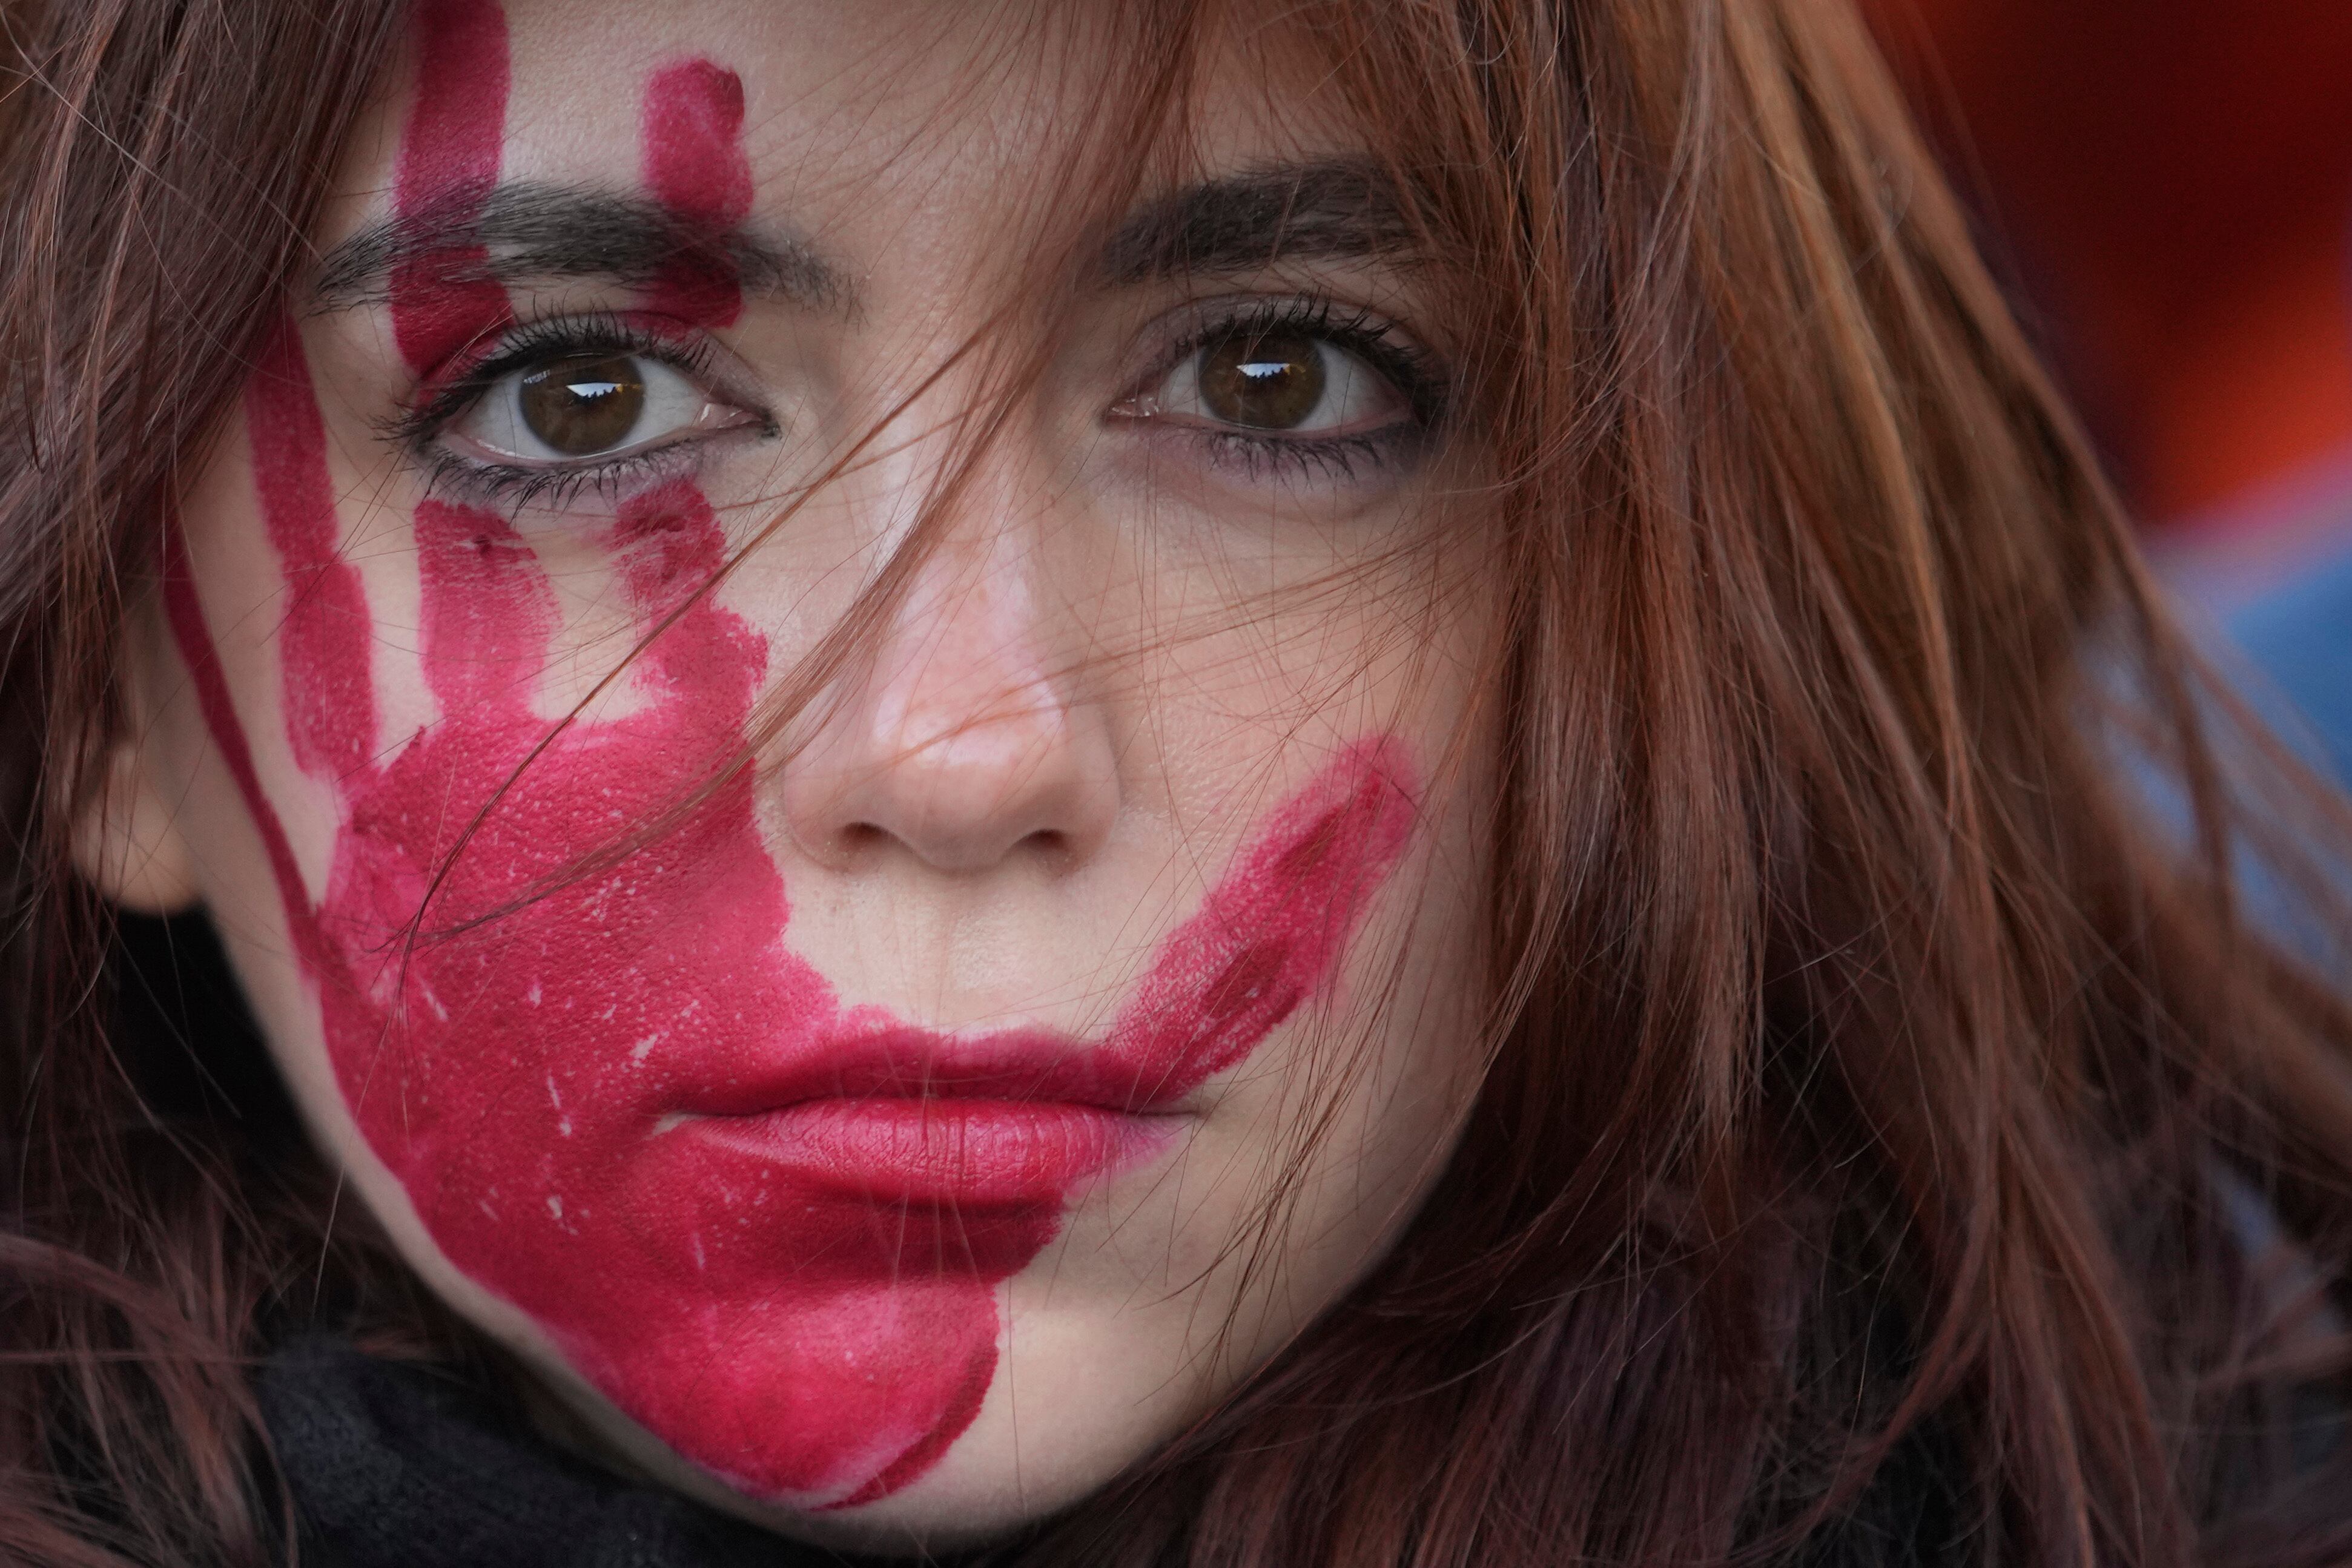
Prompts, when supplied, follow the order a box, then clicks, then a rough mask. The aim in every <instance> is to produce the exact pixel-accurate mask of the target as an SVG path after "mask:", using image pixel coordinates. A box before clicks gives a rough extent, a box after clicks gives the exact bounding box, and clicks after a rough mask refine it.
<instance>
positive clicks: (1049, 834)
mask: <svg viewBox="0 0 2352 1568" xmlns="http://www.w3.org/2000/svg"><path fill="white" fill-rule="evenodd" d="M1014 848H1016V849H1021V850H1026V851H1028V852H1030V853H1032V854H1034V855H1036V856H1037V857H1039V858H1040V859H1043V860H1053V861H1060V860H1066V859H1068V858H1069V856H1070V853H1071V852H1072V851H1073V850H1074V849H1075V848H1076V845H1075V844H1073V843H1072V841H1071V839H1070V835H1069V834H1067V833H1066V832H1064V831H1062V830H1061V829H1059V828H1039V829H1038V830H1037V831H1034V832H1033V833H1030V834H1029V835H1028V836H1027V837H1025V838H1024V839H1023V840H1022V841H1020V842H1019V843H1018V844H1016V845H1015V846H1014Z"/></svg>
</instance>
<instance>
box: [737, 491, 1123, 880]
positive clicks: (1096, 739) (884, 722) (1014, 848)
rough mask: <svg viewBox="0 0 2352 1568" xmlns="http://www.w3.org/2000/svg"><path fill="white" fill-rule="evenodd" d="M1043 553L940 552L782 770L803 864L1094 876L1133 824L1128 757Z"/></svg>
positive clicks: (1015, 539)
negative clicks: (1092, 868) (1091, 864)
mask: <svg viewBox="0 0 2352 1568" xmlns="http://www.w3.org/2000/svg"><path fill="white" fill-rule="evenodd" d="M1036 545H1037V540H1036V538H1035V536H1034V534H1028V533H1025V532H1024V531H1022V530H1017V529H1015V530H1010V531H1008V532H1005V533H1002V534H999V535H997V536H995V537H992V538H988V539H986V540H984V541H981V542H978V543H976V544H970V545H963V544H959V542H958V541H955V540H942V541H940V547H939V548H938V549H934V550H933V551H932V552H931V554H930V555H929V557H928V558H927V559H925V560H924V561H923V563H922V565H921V567H920V568H919V570H918V572H917V574H916V577H915V580H913V581H912V582H911V583H909V584H908V587H907V590H906V591H905V593H904V595H903V596H902V597H901V599H900V600H899V601H898V607H897V609H896V611H895V612H894V613H893V614H892V615H891V617H890V618H889V620H888V622H887V624H886V625H885V627H884V628H883V630H882V632H881V633H880V635H879V637H878V639H877V641H876V642H875V643H874V644H873V645H872V646H871V648H870V649H869V650H868V651H867V653H866V656H865V657H863V658H860V659H857V660H856V661H854V662H853V663H852V664H851V665H850V666H849V667H848V670H847V672H845V674H844V676H843V677H841V679H840V680H839V681H837V682H836V685H835V689H834V690H832V691H830V692H827V693H824V694H823V695H821V697H820V700H819V706H818V707H817V708H816V709H815V712H816V713H817V715H818V716H819V718H818V725H817V728H816V731H815V733H814V735H813V736H811V737H809V738H808V741H807V743H806V744H805V745H803V747H800V748H799V749H798V751H797V752H796V754H795V755H793V757H792V758H789V759H788V760H787V761H786V762H785V764H784V768H783V772H782V786H781V788H782V806H783V810H784V814H785V817H786V819H787V820H788V821H789V822H790V824H791V828H792V831H793V837H794V838H795V839H796V840H797V841H798V842H799V843H800V845H801V847H802V849H803V851H804V852H807V853H808V854H810V855H811V856H813V857H814V858H815V859H816V860H817V861H818V862H821V863H823V864H826V865H828V866H831V867H834V868H835V869H837V870H848V869H853V868H855V867H856V866H857V865H859V864H861V863H866V862H874V861H877V860H880V859H884V858H887V857H889V856H892V855H904V856H908V857H911V859H912V860H914V861H916V862H919V863H921V864H922V865H925V866H928V867H929V868H931V869H933V870H935V871H939V872H943V873H962V874H969V873H981V872H986V871H989V870H991V869H992V868H996V867H999V866H1003V865H1006V864H1008V863H1012V862H1023V861H1026V862H1033V863H1034V864H1037V865H1040V866H1044V867H1046V868H1050V869H1056V870H1060V869H1067V868H1069V867H1071V866H1074V865H1075V864H1076V863H1079V862H1083V861H1085V860H1087V858H1089V857H1090V856H1092V855H1093V854H1094V852H1096V851H1097V849H1099V848H1100V847H1101V845H1102V843H1103V841H1105V840H1106V839H1107V838H1108V836H1109V833H1110V831H1111V826H1112V823H1113V821H1114V820H1115V819H1116V818H1117V816H1118V803H1119V781H1118V757H1117V751H1116V747H1115V746H1114V744H1113V738H1112V736H1111V733H1110V727H1109V720H1108V716H1107V714H1106V713H1105V712H1104V710H1103V708H1102V706H1100V705H1099V704H1098V703H1097V702H1094V701H1092V700H1088V699H1087V696H1086V695H1084V692H1083V690H1082V688H1083V686H1084V685H1085V671H1084V669H1083V667H1082V661H1081V660H1080V659H1079V658H1078V657H1077V654H1078V653H1079V652H1080V643H1081V642H1082V637H1081V635H1080V633H1081V631H1082V629H1081V628H1079V627H1078V626H1077V625H1076V621H1075V618H1074V617H1072V616H1071V615H1069V614H1068V613H1067V612H1066V610H1064V609H1055V610H1052V611H1051V612H1048V611H1045V610H1041V593H1042V591H1043V585H1042V584H1041V583H1040V581H1039V580H1038V575H1037V566H1038V562H1037V560H1036V549H1035V547H1036Z"/></svg>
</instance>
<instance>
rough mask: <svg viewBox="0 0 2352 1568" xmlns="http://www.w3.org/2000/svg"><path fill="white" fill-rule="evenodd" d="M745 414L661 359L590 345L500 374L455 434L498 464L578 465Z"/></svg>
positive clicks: (457, 425)
mask: <svg viewBox="0 0 2352 1568" xmlns="http://www.w3.org/2000/svg"><path fill="white" fill-rule="evenodd" d="M736 413H738V411H736V410H732V409H728V408H725V407H723V406H720V405H717V404H714V403H713V402H712V401H711V399H710V396H709V393H708V392H705V391H703V389H702V388H701V387H699V386H698V385H696V384H695V383H694V382H692V381H691V380H689V379H688V377H687V376H685V375H684V374H682V373H681V372H680V371H677V370H675V369H673V368H671V367H670V366H668V365H665V364H663V363H662V362H661V361H658V360H655V359H651V358H648V357H646V356H645V355H641V354H629V353H614V352H610V351H601V350H589V351H583V352H574V353H568V354H562V355H558V356H555V357H553V358H549V359H542V360H540V361H537V362H536V363H533V364H530V365H525V366H523V367H521V368H520V369H518V370H515V371H509V372H508V373H507V374H505V375H503V376H500V377H499V378H498V379H497V380H496V381H493V382H489V383H488V385H487V386H485V387H484V388H483V389H482V392H481V395H480V400H479V401H478V402H477V403H476V404H475V405H474V407H473V408H472V409H471V410H470V411H469V412H467V413H466V414H465V416H464V417H462V418H461V419H459V420H457V422H456V423H453V424H452V425H451V426H450V427H449V431H450V434H453V435H456V436H457V437H460V438H461V439H462V440H463V441H464V442H465V443H466V444H470V445H472V446H474V447H477V448H478V449H479V450H480V452H481V455H484V456H487V457H488V458H491V459H493V460H496V461H500V462H508V463H525V464H534V463H572V462H577V461H579V460H581V459H583V458H591V457H599V456H608V455H617V454H620V453H623V452H626V451H631V450H635V449H641V448H644V447H646V446H649V445H651V444H654V443H656V442H659V441H662V440H664V439H666V438H667V437H670V436H675V435H678V434H684V433H687V432H689V431H695V430H708V429H713V428H718V427H719V426H721V425H723V424H724V423H729V419H728V416H730V415H733V414H736Z"/></svg>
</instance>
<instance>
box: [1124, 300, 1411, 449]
mask: <svg viewBox="0 0 2352 1568" xmlns="http://www.w3.org/2000/svg"><path fill="white" fill-rule="evenodd" d="M1278 332H1295V333H1297V334H1299V335H1300V336H1302V337H1307V338H1315V339H1319V340H1322V341H1324V342H1326V343H1328V344H1330V345H1331V346H1332V347H1334V348H1336V349H1339V350H1342V351H1343V352H1346V353H1349V354H1353V355H1355V356H1356V357H1357V358H1358V359H1360V360H1361V361H1364V363H1365V364H1367V365H1369V366H1370V367H1371V369H1372V370H1373V371H1376V372H1378V373H1379V374H1380V375H1381V376H1383V377H1385V378H1386V379H1387V380H1388V381H1389V382H1391V384H1392V385H1393V386H1395V388H1396V389H1397V391H1398V392H1400V393H1401V394H1402V396H1403V398H1404V401H1405V404H1406V406H1407V407H1408V408H1410V409H1411V410H1412V419H1411V420H1410V421H1409V422H1406V423H1400V424H1397V425H1394V426H1391V427H1389V428H1387V429H1383V430H1375V431H1369V432H1366V433H1364V434H1359V435H1340V436H1312V435H1279V434H1256V433H1252V432H1248V431H1244V430H1239V429H1228V430H1213V429H1196V430H1192V431H1189V432H1187V433H1186V434H1188V435H1189V436H1191V438H1192V439H1194V440H1197V441H1200V442H1202V443H1203V444H1206V445H1207V446H1208V447H1209V449H1210V452H1211V454H1212V456H1213V460H1216V461H1223V462H1233V463H1237V464H1239V465H1242V467H1243V470H1244V477H1245V478H1249V479H1261V478H1265V477H1269V476H1275V475H1277V474H1278V475H1284V476H1289V477H1292V478H1300V479H1307V478H1315V477H1324V478H1336V479H1340V480H1352V479H1354V478H1355V477H1357V473H1358V468H1359V465H1386V464H1391V463H1393V462H1394V461H1396V460H1397V459H1398V458H1399V457H1400V456H1410V455H1411V453H1412V450H1413V448H1415V447H1417V446H1418V445H1419V444H1420V443H1421V442H1423V440H1425V439H1426V438H1427V437H1428V436H1429V435H1430V434H1433V432H1435V431H1436V429H1437V428H1438V427H1439V425H1440V424H1441V423H1443V422H1444V417H1445V412H1446V402H1447V390H1448V378H1447V377H1446V376H1445V374H1444V371H1442V369H1441V368H1440V366H1439V364H1438V362H1437V361H1436V360H1435V358H1434V356H1433V355H1432V354H1431V353H1430V352H1429V351H1428V350H1425V349H1423V348H1421V347H1420V346H1419V345H1417V344H1414V343H1412V342H1411V341H1409V340H1406V339H1405V338H1404V337H1403V336H1402V334H1401V332H1400V330H1399V329H1398V328H1397V326H1396V324H1395V323H1393V322H1391V321H1390V320H1388V319H1386V318H1384V317H1381V316H1380V315H1377V314H1375V313H1374V312H1372V311H1370V310H1368V309H1363V308H1351V307H1346V306H1342V305H1340V304H1339V302H1338V301H1336V300H1333V299H1329V298H1309V297H1296V298H1287V299H1262V300H1256V301H1254V302H1251V303H1249V304H1247V305H1245V306H1244V307H1243V308H1240V309H1237V310H1234V311H1232V312H1230V313H1228V314H1224V315H1221V316H1217V317H1215V318H1213V319H1211V320H1210V321H1208V322H1206V323H1204V324H1202V326H1200V327H1197V328H1195V329H1192V331H1191V332H1190V333H1188V334H1187V335H1185V336H1184V337H1182V338H1180V339H1178V340H1176V342H1175V343H1174V344H1172V345H1171V348H1170V350H1168V352H1167V353H1165V354H1164V355H1163V356H1161V358H1160V361H1159V365H1158V368H1157V369H1156V370H1155V371H1153V372H1152V374H1151V376H1150V377H1149V378H1147V380H1146V381H1145V382H1144V383H1142V384H1145V385H1150V384H1155V383H1156V382H1159V381H1160V379H1161V378H1163V377H1165V376H1167V375H1168V374H1169V373H1170V372H1171V371H1173V370H1175V368H1176V367H1177V366H1179V365H1181V364H1182V363H1183V362H1184V361H1186V360H1188V359H1190V358H1192V356H1193V355H1195V354H1198V353H1199V352H1200V351H1201V350H1203V349H1205V348H1207V347H1209V346H1210V345H1211V344H1213V343H1219V342H1223V341H1225V340H1228V339H1232V338H1237V337H1239V338H1253V337H1264V336H1271V335H1273V334H1275V333H1278Z"/></svg>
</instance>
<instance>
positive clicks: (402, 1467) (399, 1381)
mask: <svg viewBox="0 0 2352 1568" xmlns="http://www.w3.org/2000/svg"><path fill="white" fill-rule="evenodd" d="M256 1392H257V1395H258V1396H259V1398H260V1401H261V1408H262V1414H263V1416H264V1418H265V1419H266V1420H267V1422H268V1427H269V1433H270V1438H271V1441H272V1442H273V1444H274V1445H275V1446H276V1448H277V1450H278V1463H279V1466H280V1467H281V1468H282V1469H283V1470H284V1472H285V1474H286V1479H287V1484H288V1485H289V1488H290V1489H291V1490H292V1491H293V1495H294V1503H295V1509H296V1512H297V1515H298V1518H299V1525H300V1529H301V1532H302V1541H301V1544H302V1561H303V1563H305V1564H306V1565H307V1564H320V1565H321V1568H477V1565H479V1568H842V1565H843V1564H845V1563H853V1562H855V1561H856V1560H854V1559H849V1558H845V1557H842V1556H840V1555H838V1554H836V1553H835V1552H826V1551H823V1550H821V1549H819V1548H816V1547H812V1546H806V1545H803V1544H801V1543H799V1542H791V1541H786V1540H784V1539H782V1537H780V1536H776V1535H772V1534H770V1533H769V1532H767V1531H761V1530H757V1529H754V1528H752V1527H751V1526H749V1525H746V1524H742V1523H740V1522H739V1521H734V1520H731V1519H728V1518H726V1517H724V1516H722V1515H719V1514H717V1513H714V1512H712V1511H709V1510H708V1509H705V1508H701V1507H699V1506H698V1505H696V1504H694V1503H692V1502H689V1501H688V1500H685V1499H683V1498H680V1497H678V1496H677V1495H675V1494H674V1493H671V1492H667V1491H665V1490H659V1489H656V1488H651V1487H642V1486H634V1485H631V1484H629V1483H628V1482H625V1481H623V1480H620V1479H616V1478H614V1477H613V1476H610V1475H607V1474H605V1473H604V1471H602V1470H599V1469H595V1468H594V1467H593V1466H591V1465H588V1464H585V1463H583V1462H582V1461H580V1460H577V1459H574V1458H572V1457H571V1456H569V1455H567V1454H564V1453H562V1452H560V1451H558V1450H557V1449H555V1448H551V1446H550V1445H549V1444H547V1443H546V1442H545V1441H544V1440H543V1439H541V1438H540V1437H536V1436H535V1435H533V1434H532V1433H530V1432H529V1431H528V1430H525V1429H523V1428H521V1427H520V1426H519V1424H518V1423H516V1422H515V1421H514V1420H512V1419H511V1418H510V1417H509V1416H506V1415H505V1414H504V1413H503V1412H502V1411H500V1410H499V1408H498V1406H496V1405H495V1404H494V1403H493V1402H492V1401H490V1400H488V1399H486V1398H484V1397H482V1396H479V1395H478V1394H475V1393H471V1392H469V1391H468V1390H467V1389H465V1388H463V1387H461V1386H460V1385H458V1384H457V1383H456V1382H455V1381H454V1380H452V1379H450V1378H448V1377H446V1376H445V1375H437V1374H436V1373H435V1372H433V1371H431V1370H429V1369H426V1368H422V1367H416V1366H408V1365H403V1364H397V1363H393V1362H386V1361H380V1360H377V1359H375V1358H373V1357H371V1356H367V1355H363V1354H360V1353H359V1352H358V1351H357V1350H354V1349H353V1348H352V1346H351V1345H350V1344H349V1343H345V1342H344V1341H341V1340H339V1339H334V1338H331V1337H328V1336H324V1335H312V1336H308V1337H305V1338H302V1339H299V1340H296V1341H294V1342H292V1343H289V1344H287V1345H286V1346H284V1347H283V1348H282V1349H280V1350H279V1351H278V1354H275V1355H274V1356H272V1357H271V1358H270V1360H269V1363H268V1365H267V1366H266V1367H264V1369H263V1371H262V1374H261V1376H260V1377H259V1379H258V1381H257V1385H256Z"/></svg>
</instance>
